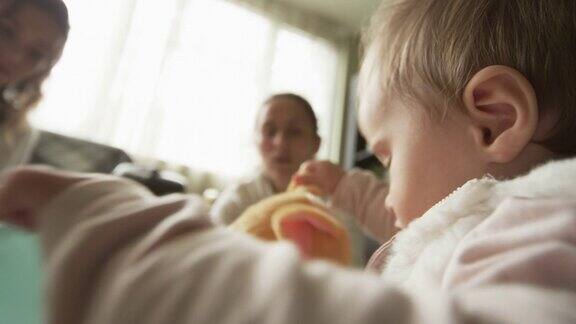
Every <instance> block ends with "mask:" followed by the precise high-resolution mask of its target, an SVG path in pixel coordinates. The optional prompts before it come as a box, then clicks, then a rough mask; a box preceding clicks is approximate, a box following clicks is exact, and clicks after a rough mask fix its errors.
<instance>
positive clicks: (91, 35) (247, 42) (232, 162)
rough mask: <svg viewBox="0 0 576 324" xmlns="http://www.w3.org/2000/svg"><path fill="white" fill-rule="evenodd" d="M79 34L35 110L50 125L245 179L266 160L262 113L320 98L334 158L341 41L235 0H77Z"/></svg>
mask: <svg viewBox="0 0 576 324" xmlns="http://www.w3.org/2000/svg"><path fill="white" fill-rule="evenodd" d="M66 3H67V5H68V7H69V11H70V15H71V25H72V30H71V33H70V38H69V42H68V44H67V47H66V49H65V52H64V55H63V57H62V60H61V62H60V63H59V64H58V65H57V67H56V68H55V70H54V71H53V73H52V76H51V78H50V79H49V80H48V82H47V84H46V87H45V94H46V95H45V99H44V101H43V102H42V103H41V105H40V106H39V107H38V108H37V110H36V111H35V113H34V114H33V119H32V120H33V123H34V124H35V125H36V126H38V127H40V128H43V129H48V130H52V131H56V132H60V133H63V134H67V135H72V136H76V137H80V138H85V139H89V140H93V141H96V142H100V143H104V144H109V145H112V146H116V147H119V148H122V149H124V150H126V151H127V152H128V153H131V154H133V155H135V156H139V157H147V158H150V157H152V158H157V159H161V160H165V161H169V162H173V163H179V164H183V165H188V166H190V167H192V168H194V169H199V170H206V171H210V172H215V173H218V174H219V175H221V176H228V177H237V176H240V175H242V174H245V173H246V172H248V171H249V170H250V169H251V168H253V167H254V166H255V164H256V163H257V155H256V151H255V149H254V143H253V127H254V119H255V114H256V111H257V109H258V107H259V106H260V104H261V102H262V101H263V100H264V99H265V97H267V96H268V95H270V94H273V93H276V92H286V91H289V92H295V93H298V94H301V95H303V96H304V97H306V98H307V99H309V100H310V102H311V103H312V105H313V107H314V108H315V111H316V113H317V114H318V117H319V122H320V132H321V135H322V137H323V139H324V145H323V148H322V150H321V154H320V155H321V156H327V154H328V153H329V152H328V151H327V148H328V147H330V145H329V144H330V141H331V140H332V139H331V137H330V136H331V134H332V130H331V127H332V125H333V117H334V111H335V109H337V107H338V106H339V105H340V102H338V100H337V99H336V98H338V92H339V91H343V89H338V86H337V85H338V84H341V83H339V82H338V81H339V80H338V79H339V78H340V77H341V76H340V75H339V73H340V72H339V71H341V66H340V65H341V64H342V62H341V48H339V47H338V46H339V45H338V44H337V42H334V40H329V38H327V37H320V36H317V35H314V34H313V33H310V32H304V31H302V29H297V28H294V27H292V26H291V25H288V24H286V23H284V22H282V21H281V20H279V19H275V18H273V15H267V14H265V13H264V12H263V11H258V10H252V9H250V7H244V6H240V5H238V4H237V3H235V2H229V1H224V0H163V1H158V0H68V1H66Z"/></svg>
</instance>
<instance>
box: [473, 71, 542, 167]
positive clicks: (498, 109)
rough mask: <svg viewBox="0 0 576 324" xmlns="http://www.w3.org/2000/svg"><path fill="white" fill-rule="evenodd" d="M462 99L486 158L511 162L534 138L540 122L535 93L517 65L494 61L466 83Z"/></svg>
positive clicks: (476, 139)
mask: <svg viewBox="0 0 576 324" xmlns="http://www.w3.org/2000/svg"><path fill="white" fill-rule="evenodd" d="M463 101H464V105H465V108H466V111H467V113H468V115H469V116H470V118H471V119H472V127H473V132H474V138H475V141H476V143H477V144H478V147H479V149H480V150H481V151H482V153H483V156H485V157H486V160H487V162H492V163H507V162H510V161H512V160H514V159H515V158H516V157H517V156H518V155H519V154H520V152H522V150H523V149H524V147H525V146H526V145H527V144H528V143H530V141H531V140H532V137H533V136H534V133H535V131H536V127H537V125H538V103H537V100H536V94H535V92H534V89H533V88H532V85H531V84H530V82H529V81H528V80H527V79H526V78H525V77H524V75H522V74H521V73H520V72H518V71H516V70H515V69H512V68H509V67H507V66H502V65H493V66H489V67H486V68H484V69H482V70H480V71H479V72H478V73H476V74H475V75H474V76H473V77H472V79H471V80H470V82H468V84H467V85H466V88H465V89H464V94H463Z"/></svg>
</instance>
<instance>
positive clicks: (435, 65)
mask: <svg viewBox="0 0 576 324" xmlns="http://www.w3.org/2000/svg"><path fill="white" fill-rule="evenodd" d="M372 19H373V20H372V24H371V26H370V29H369V30H368V31H367V33H365V35H364V36H365V38H364V45H365V49H366V53H367V56H366V57H365V60H364V63H363V66H362V72H361V78H360V91H361V92H362V91H364V90H365V89H367V86H366V85H367V83H371V82H379V83H380V89H381V91H382V92H381V96H382V98H380V99H381V100H387V99H390V98H391V97H396V98H398V97H399V98H402V99H403V100H406V99H407V100H414V101H416V102H418V103H419V104H420V105H422V106H427V107H431V106H432V108H433V109H431V112H433V113H435V114H438V113H440V114H441V113H443V111H444V113H449V111H446V110H443V109H442V108H446V107H453V106H456V107H463V102H462V95H463V91H464V88H465V87H466V85H467V83H468V82H469V81H470V79H471V78H472V77H473V76H474V74H475V73H477V72H478V71H480V70H481V69H482V68H484V67H487V66H490V65H505V66H509V67H512V68H514V69H516V70H518V71H519V72H521V73H522V74H523V75H524V76H525V77H526V78H527V79H528V80H529V81H530V82H531V84H532V86H533V87H534V90H535V92H536V96H537V99H538V105H539V109H540V114H541V115H542V114H543V113H545V112H547V111H554V113H555V114H556V115H557V116H558V122H557V124H556V126H555V127H554V129H553V131H552V132H551V134H550V135H549V136H548V139H547V140H546V141H545V142H544V143H542V144H544V145H545V146H546V147H548V148H549V149H551V150H552V151H554V152H556V153H563V154H575V153H576V1H574V0H404V1H397V2H396V3H390V1H384V2H383V4H382V5H381V6H380V8H379V10H378V12H377V13H376V15H375V16H374V17H373V18H372ZM423 87H424V88H426V89H427V90H432V91H431V92H432V93H433V94H434V95H435V96H437V97H438V98H439V99H440V100H432V99H433V98H430V97H429V94H424V92H422V91H420V90H421V89H422V88H423ZM360 97H361V98H362V97H363V96H362V95H361V96H360ZM438 98H434V99H438Z"/></svg>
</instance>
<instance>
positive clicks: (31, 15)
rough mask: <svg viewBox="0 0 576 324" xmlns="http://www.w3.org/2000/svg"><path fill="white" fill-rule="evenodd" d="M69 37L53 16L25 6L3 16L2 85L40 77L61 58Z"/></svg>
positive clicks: (0, 30) (0, 43)
mask: <svg viewBox="0 0 576 324" xmlns="http://www.w3.org/2000/svg"><path fill="white" fill-rule="evenodd" d="M64 41H65V36H64V33H63V31H62V29H61V28H60V26H59V25H58V24H57V22H56V21H55V20H54V18H52V16H50V15H49V14H47V13H45V12H44V11H42V9H40V8H39V7H37V6H34V5H32V4H23V5H21V6H19V7H17V8H16V9H15V10H13V11H9V12H7V13H2V14H0V86H2V87H5V86H8V85H11V84H14V83H18V82H21V81H23V80H26V79H28V78H30V77H32V76H34V75H38V74H41V73H43V72H44V71H46V70H47V69H49V68H50V67H51V65H52V64H53V62H54V61H55V59H56V58H57V57H58V56H59V55H60V52H61V50H62V47H63V46H64Z"/></svg>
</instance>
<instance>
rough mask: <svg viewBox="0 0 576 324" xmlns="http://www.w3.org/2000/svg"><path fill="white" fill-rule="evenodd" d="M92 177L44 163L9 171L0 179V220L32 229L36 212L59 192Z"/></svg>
mask: <svg viewBox="0 0 576 324" xmlns="http://www.w3.org/2000/svg"><path fill="white" fill-rule="evenodd" d="M90 177H91V176H90V175H86V174H80V173H71V172H64V171H57V170H54V169H51V168H48V167H43V166H26V167H19V168H16V169H13V170H10V171H8V172H6V173H4V174H3V175H2V180H1V181H0V222H3V223H8V224H11V225H14V226H17V227H20V228H22V229H26V230H29V231H34V230H36V229H37V227H38V220H37V217H38V214H39V212H40V211H41V210H42V208H43V207H44V206H45V205H46V204H47V203H48V202H50V201H51V200H52V199H53V198H54V197H56V196H57V195H58V194H60V193H61V192H63V191H64V190H66V189H67V188H68V187H70V186H72V185H74V184H75V183H77V182H80V181H82V180H86V179H89V178H90Z"/></svg>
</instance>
